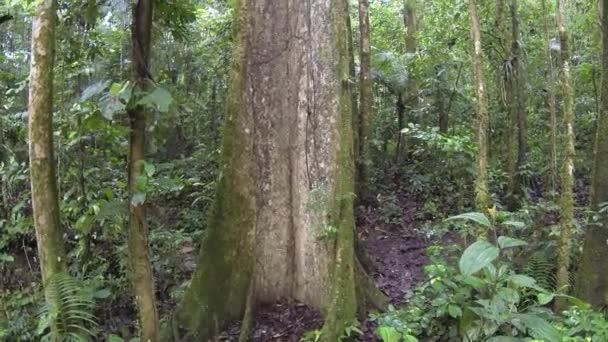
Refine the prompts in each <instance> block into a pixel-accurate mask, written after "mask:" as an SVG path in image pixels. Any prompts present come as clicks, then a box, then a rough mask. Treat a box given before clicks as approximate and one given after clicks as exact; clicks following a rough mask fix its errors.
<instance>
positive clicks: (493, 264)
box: [374, 237, 561, 341]
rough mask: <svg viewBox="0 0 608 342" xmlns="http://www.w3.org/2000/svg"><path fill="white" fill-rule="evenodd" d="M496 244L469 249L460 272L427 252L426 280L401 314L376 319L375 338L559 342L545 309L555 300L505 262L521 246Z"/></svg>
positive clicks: (395, 312) (435, 252) (435, 251)
mask: <svg viewBox="0 0 608 342" xmlns="http://www.w3.org/2000/svg"><path fill="white" fill-rule="evenodd" d="M500 241H501V243H500V244H499V246H495V245H493V244H491V243H490V242H488V241H485V240H480V241H477V242H475V243H474V244H472V245H471V246H469V247H468V248H467V249H466V250H465V251H464V253H462V255H461V257H460V260H459V269H460V270H456V269H455V268H453V267H452V266H449V265H446V264H445V263H444V262H443V261H442V260H443V259H442V256H441V254H440V253H442V252H443V248H438V247H435V248H432V249H430V252H431V264H430V265H428V266H426V267H425V272H426V274H427V276H428V280H427V281H426V282H425V283H423V284H422V285H420V286H419V287H418V288H417V289H416V290H415V292H414V293H413V295H412V296H411V297H409V299H408V305H406V306H405V307H404V308H403V309H400V310H389V312H388V313H386V314H384V315H380V316H376V317H374V319H376V320H377V321H378V323H379V326H380V328H384V329H379V330H378V333H379V334H380V333H384V334H387V336H389V335H388V334H391V336H392V335H394V334H400V335H399V336H405V335H415V336H419V337H422V336H425V337H428V338H431V339H433V340H435V339H440V340H441V339H446V338H447V339H449V338H456V337H457V336H460V338H462V339H463V340H466V341H479V340H486V339H488V338H496V337H500V336H516V337H526V336H528V337H534V338H539V339H543V340H546V341H560V340H561V333H560V332H559V331H558V330H557V329H556V328H555V327H554V325H553V324H552V320H553V319H554V316H553V314H552V313H551V311H550V310H548V309H546V308H545V307H544V305H546V304H547V303H549V302H550V301H551V300H552V299H553V297H554V295H553V294H552V293H551V292H549V291H547V290H545V289H543V288H542V287H540V286H539V285H538V284H537V283H536V281H535V280H534V278H531V277H529V276H526V275H523V274H520V273H517V272H516V270H515V269H514V265H513V263H512V261H511V260H510V258H509V255H510V252H509V251H510V250H511V249H513V248H521V246H523V244H522V241H519V240H516V239H511V238H506V237H501V239H500ZM386 338H388V337H386Z"/></svg>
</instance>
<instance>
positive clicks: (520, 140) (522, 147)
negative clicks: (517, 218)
mask: <svg viewBox="0 0 608 342" xmlns="http://www.w3.org/2000/svg"><path fill="white" fill-rule="evenodd" d="M509 7H510V11H511V34H512V37H511V39H512V40H511V61H512V66H513V85H514V89H513V90H514V91H515V96H516V101H515V108H516V112H517V116H516V118H515V119H516V120H517V177H516V178H515V179H516V181H515V194H516V195H520V196H521V195H522V189H521V187H522V183H523V179H522V175H523V173H522V171H523V169H524V167H525V164H526V162H527V154H528V147H527V146H528V141H527V133H526V130H527V129H526V126H527V125H526V120H527V113H526V111H527V98H526V89H525V88H526V81H525V78H524V70H523V61H522V57H521V46H520V39H521V37H520V31H519V18H518V16H517V0H511V4H510V6H509Z"/></svg>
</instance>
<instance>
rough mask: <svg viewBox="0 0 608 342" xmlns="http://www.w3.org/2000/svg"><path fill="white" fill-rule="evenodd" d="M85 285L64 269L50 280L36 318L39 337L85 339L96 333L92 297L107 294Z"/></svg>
mask: <svg viewBox="0 0 608 342" xmlns="http://www.w3.org/2000/svg"><path fill="white" fill-rule="evenodd" d="M84 285H85V284H84V283H83V282H82V281H78V280H76V279H75V278H73V277H71V276H70V275H67V274H64V273H57V274H55V275H54V276H53V277H52V278H51V279H50V280H49V282H48V284H47V285H46V286H47V293H48V294H47V296H48V297H47V300H46V302H45V304H44V305H43V306H42V309H41V310H40V320H39V322H38V334H39V335H42V339H41V340H42V341H66V342H67V341H88V340H89V338H92V337H94V336H95V335H96V329H97V326H98V324H97V322H96V319H95V316H94V314H93V308H94V305H95V298H103V297H107V296H108V295H109V294H108V293H107V291H96V290H95V289H90V288H87V287H86V286H84Z"/></svg>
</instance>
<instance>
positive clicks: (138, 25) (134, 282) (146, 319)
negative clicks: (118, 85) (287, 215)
mask: <svg viewBox="0 0 608 342" xmlns="http://www.w3.org/2000/svg"><path fill="white" fill-rule="evenodd" d="M152 6H153V1H152V0H139V1H137V3H135V4H134V5H133V25H132V28H131V29H132V32H131V34H132V49H133V50H132V63H133V70H132V72H133V75H132V77H133V79H134V84H135V87H136V89H137V90H138V91H146V89H147V88H148V83H149V82H150V81H151V80H150V68H149V62H150V39H151V29H152V10H153V8H152ZM128 114H129V122H130V125H131V131H130V136H129V163H128V179H129V239H128V245H129V261H130V268H131V269H130V271H131V286H132V287H133V294H134V296H135V303H136V305H137V310H138V316H139V329H140V339H141V340H142V341H152V342H154V341H158V340H159V339H158V313H157V311H156V301H155V297H154V275H153V274H152V266H151V265H150V255H149V247H148V223H147V221H146V208H145V203H141V202H140V201H136V200H135V196H136V194H137V192H138V189H137V183H138V181H137V180H138V178H139V177H146V176H145V175H144V172H145V171H144V165H145V145H146V113H145V111H144V108H143V107H142V106H139V105H134V106H132V107H130V108H129V109H128Z"/></svg>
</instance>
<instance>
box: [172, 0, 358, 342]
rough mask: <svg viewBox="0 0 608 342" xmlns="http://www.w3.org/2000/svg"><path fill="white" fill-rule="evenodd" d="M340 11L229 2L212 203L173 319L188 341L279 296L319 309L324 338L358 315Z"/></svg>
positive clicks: (335, 5)
mask: <svg viewBox="0 0 608 342" xmlns="http://www.w3.org/2000/svg"><path fill="white" fill-rule="evenodd" d="M345 5H346V2H345V1H341V0H339V1H338V0H310V1H296V0H289V1H280V2H277V1H272V0H251V1H243V0H241V1H237V4H236V6H235V9H236V12H235V15H236V17H235V25H236V26H237V29H236V32H237V35H236V37H235V39H234V41H235V51H234V54H233V56H234V65H233V70H232V82H231V88H230V90H229V94H230V96H228V97H227V98H228V102H227V109H226V110H227V112H226V121H225V127H224V142H223V155H222V161H223V162H222V172H221V174H222V176H221V178H220V180H219V182H218V192H217V194H218V195H217V196H218V197H217V199H216V204H215V205H216V206H215V209H214V214H213V216H212V218H211V222H212V224H211V225H210V228H209V231H208V235H207V237H206V239H205V240H204V241H203V244H202V247H201V254H200V257H199V264H198V267H197V269H196V271H195V273H194V275H193V278H192V282H191V285H190V287H189V288H188V290H187V291H186V294H185V297H184V300H183V301H182V302H181V304H180V306H179V308H178V310H177V312H176V315H175V316H174V321H173V325H174V329H173V330H174V331H179V330H180V328H181V329H185V330H186V331H187V334H188V338H189V339H191V340H204V339H205V338H208V337H209V336H211V335H213V334H214V333H217V332H218V331H217V330H218V329H221V328H222V327H223V325H224V323H226V321H227V320H228V319H234V318H239V317H241V316H242V315H243V314H244V313H246V312H251V309H252V307H253V306H255V305H258V304H261V303H272V302H275V301H278V300H297V301H299V302H302V303H304V304H307V305H310V306H312V307H314V308H317V309H319V310H320V311H321V312H322V313H323V314H324V315H325V325H324V327H323V330H322V331H323V335H322V338H323V340H325V341H331V342H334V341H337V340H338V336H339V335H340V334H341V333H342V331H343V329H344V327H345V325H346V324H348V322H349V321H351V320H352V319H354V318H355V315H356V309H357V299H356V290H355V284H356V282H355V272H356V271H355V257H354V252H353V245H354V241H353V239H354V234H353V228H354V215H353V191H354V181H353V173H354V161H353V146H352V143H353V138H352V123H351V120H352V112H351V104H352V98H351V94H350V93H349V88H350V87H349V85H348V77H349V61H348V38H347V37H348V31H347V25H346V20H345V17H344V13H345V9H344V7H343V6H345ZM252 296H253V298H252ZM244 321H245V322H247V321H248V320H247V319H245V320H244ZM174 337H178V336H174Z"/></svg>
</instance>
